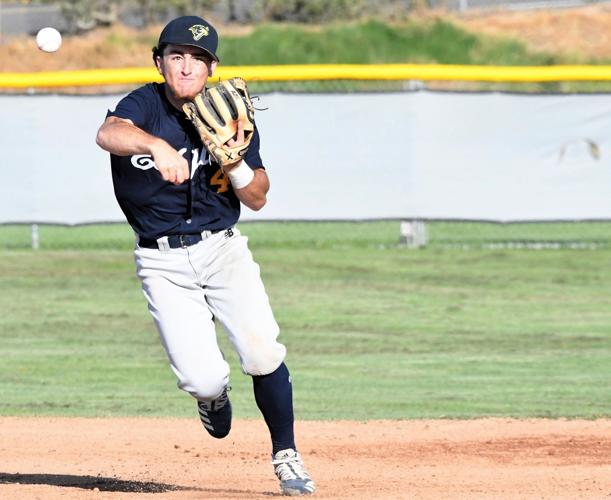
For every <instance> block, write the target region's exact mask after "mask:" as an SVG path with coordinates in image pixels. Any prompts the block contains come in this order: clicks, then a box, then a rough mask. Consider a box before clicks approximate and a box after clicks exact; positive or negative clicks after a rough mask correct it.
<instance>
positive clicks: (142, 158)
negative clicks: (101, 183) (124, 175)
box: [131, 148, 210, 179]
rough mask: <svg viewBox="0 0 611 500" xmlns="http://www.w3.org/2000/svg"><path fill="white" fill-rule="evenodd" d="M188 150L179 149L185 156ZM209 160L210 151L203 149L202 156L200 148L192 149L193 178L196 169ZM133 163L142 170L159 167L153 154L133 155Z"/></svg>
mask: <svg viewBox="0 0 611 500" xmlns="http://www.w3.org/2000/svg"><path fill="white" fill-rule="evenodd" d="M186 152H187V148H182V149H180V150H179V151H178V154H179V155H180V156H183V157H184V156H185V153H186ZM204 159H205V161H204ZM209 162H210V157H209V156H208V151H206V150H205V149H203V150H202V154H201V156H200V154H199V149H198V148H194V149H192V150H191V179H193V176H194V175H195V171H196V170H197V169H198V167H200V166H203V165H206V164H208V163H209ZM131 163H132V166H134V167H136V168H138V169H140V170H149V169H151V168H157V165H155V162H154V161H153V157H152V156H151V155H132V157H131Z"/></svg>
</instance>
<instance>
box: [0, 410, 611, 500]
mask: <svg viewBox="0 0 611 500" xmlns="http://www.w3.org/2000/svg"><path fill="white" fill-rule="evenodd" d="M297 438H298V447H299V450H300V451H301V453H302V455H303V457H304V460H305V464H306V467H307V469H308V471H309V472H310V474H311V476H312V477H313V479H314V480H315V481H316V484H317V486H318V492H317V495H316V496H317V497H320V498H352V499H359V498H426V499H441V498H451V499H456V498H469V499H472V498H554V499H556V498H566V499H576V498H587V499H593V498H606V499H609V498H610V497H611V420H595V421H582V420H568V421H567V420H509V419H483V420H467V421H464V420H432V421H423V420H418V421H369V422H350V421H339V422H299V423H297ZM270 458H271V457H270V449H269V438H268V434H267V430H266V428H265V426H264V424H263V423H262V422H261V421H254V420H253V421H251V420H237V421H235V422H234V425H233V429H232V431H231V434H230V435H229V436H228V437H227V438H226V439H223V440H215V439H213V438H211V437H209V436H208V435H207V434H206V432H205V431H204V430H203V429H202V427H201V425H200V423H199V421H197V420H196V419H165V418H164V419H162V418H159V419H156V418H120V419H85V418H12V417H5V418H0V498H2V499H12V498H19V499H36V498H40V499H45V500H48V499H55V498H62V499H66V498H67V499H77V498H78V499H90V498H91V499H94V498H95V499H105V498H110V499H144V498H155V499H162V498H163V499H165V498H167V499H195V498H198V499H201V498H241V499H246V498H248V499H251V498H269V497H270V496H275V495H277V494H278V484H277V481H276V479H275V476H274V475H273V472H272V467H271V465H270Z"/></svg>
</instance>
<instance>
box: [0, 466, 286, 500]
mask: <svg viewBox="0 0 611 500" xmlns="http://www.w3.org/2000/svg"><path fill="white" fill-rule="evenodd" d="M9 483H12V484H45V485H48V486H60V487H63V488H81V489H84V490H93V489H95V488H97V489H98V490H99V491H111V492H119V493H165V492H166V491H201V492H205V493H208V494H222V495H228V494H231V495H235V496H238V497H242V496H243V497H244V498H252V496H253V495H255V494H258V495H265V496H277V495H278V494H276V493H271V492H259V491H253V490H238V489H222V488H201V487H193V488H189V487H187V486H177V485H175V484H164V483H153V482H150V481H125V480H123V479H117V478H115V477H103V476H75V475H72V474H8V473H6V472H0V484H9Z"/></svg>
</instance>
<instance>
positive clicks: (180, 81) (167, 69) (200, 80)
mask: <svg viewBox="0 0 611 500" xmlns="http://www.w3.org/2000/svg"><path fill="white" fill-rule="evenodd" d="M215 67H216V61H213V60H211V59H210V57H209V56H208V55H207V54H206V52H204V51H203V50H202V49H199V48H197V47H191V46H189V45H168V46H167V47H166V48H165V49H164V51H163V55H162V56H161V57H158V58H157V69H159V72H160V73H161V74H162V75H163V77H164V79H165V81H166V85H167V86H168V87H169V90H170V91H171V93H172V95H173V97H174V98H176V99H177V100H178V101H186V100H191V99H193V98H194V97H195V96H196V95H197V94H198V93H199V92H201V91H202V90H203V88H204V87H205V85H206V82H207V81H208V77H209V76H210V75H212V72H213V71H214V68H215Z"/></svg>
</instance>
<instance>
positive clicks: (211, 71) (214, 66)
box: [208, 61, 218, 76]
mask: <svg viewBox="0 0 611 500" xmlns="http://www.w3.org/2000/svg"><path fill="white" fill-rule="evenodd" d="M217 64H218V61H212V62H211V63H210V72H209V74H208V76H212V75H213V74H214V70H215V69H216V65H217Z"/></svg>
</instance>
